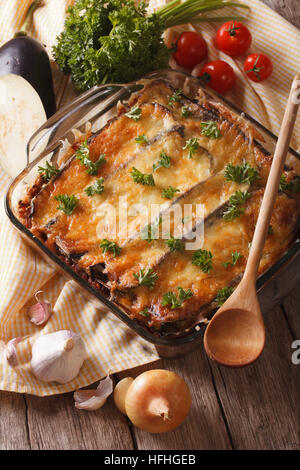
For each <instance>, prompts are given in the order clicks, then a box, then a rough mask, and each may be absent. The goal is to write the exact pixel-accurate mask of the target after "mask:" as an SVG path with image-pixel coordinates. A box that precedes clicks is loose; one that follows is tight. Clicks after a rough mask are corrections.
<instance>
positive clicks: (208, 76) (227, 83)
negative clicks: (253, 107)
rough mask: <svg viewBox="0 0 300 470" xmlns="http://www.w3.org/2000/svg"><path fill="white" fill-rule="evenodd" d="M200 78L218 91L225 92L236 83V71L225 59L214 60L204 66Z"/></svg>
mask: <svg viewBox="0 0 300 470" xmlns="http://www.w3.org/2000/svg"><path fill="white" fill-rule="evenodd" d="M198 76H199V78H200V79H201V80H203V82H204V83H206V84H207V85H208V86H209V87H210V88H212V89H213V90H215V91H216V92H217V93H221V94H222V93H225V92H226V91H228V90H230V89H231V88H232V87H233V85H234V83H235V73H234V70H233V68H232V67H231V65H229V64H227V62H224V60H214V61H213V62H208V63H207V64H205V65H204V67H202V69H201V70H200V73H199V75H198Z"/></svg>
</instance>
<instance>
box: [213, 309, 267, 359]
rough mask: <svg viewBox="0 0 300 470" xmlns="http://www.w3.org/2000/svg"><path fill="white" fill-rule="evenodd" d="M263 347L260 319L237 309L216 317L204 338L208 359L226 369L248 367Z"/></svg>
mask: <svg viewBox="0 0 300 470" xmlns="http://www.w3.org/2000/svg"><path fill="white" fill-rule="evenodd" d="M264 344H265V334H264V329H262V328H261V321H260V319H259V318H258V317H257V316H255V315H253V313H252V312H249V311H247V310H243V309H238V308H235V309H232V310H226V311H225V312H224V314H223V315H217V317H216V318H215V320H214V328H210V329H209V330H208V331H207V334H206V335H205V338H204V345H205V349H206V352H207V353H208V355H209V356H210V357H211V359H214V360H215V361H217V362H219V363H220V364H222V365H225V366H229V367H241V366H245V365H249V364H252V363H253V362H254V361H255V360H256V359H257V358H258V357H259V356H260V354H261V353H262V350H263V348H264Z"/></svg>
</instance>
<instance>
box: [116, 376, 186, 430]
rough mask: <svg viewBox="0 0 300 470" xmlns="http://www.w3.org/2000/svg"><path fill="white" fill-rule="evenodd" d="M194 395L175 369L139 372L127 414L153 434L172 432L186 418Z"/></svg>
mask: <svg viewBox="0 0 300 470" xmlns="http://www.w3.org/2000/svg"><path fill="white" fill-rule="evenodd" d="M190 406H191V394H190V391H189V388H188V386H187V384H186V383H185V381H184V380H183V379H182V378H181V377H179V376H178V375H177V374H175V373H174V372H171V371H169V370H163V369H154V370H149V371H147V372H144V373H142V374H141V375H139V376H138V377H137V378H136V379H135V380H134V381H133V382H132V384H131V385H130V387H129V388H128V391H127V393H126V397H125V409H126V414H127V416H128V418H129V419H130V421H131V422H132V423H133V424H134V425H135V426H136V427H138V428H140V429H143V430H145V431H148V432H151V433H163V432H168V431H172V430H173V429H175V428H176V427H177V426H179V425H180V424H181V423H182V422H183V421H184V419H185V418H186V416H187V414H188V412H189V409H190Z"/></svg>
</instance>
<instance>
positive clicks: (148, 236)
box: [141, 217, 162, 243]
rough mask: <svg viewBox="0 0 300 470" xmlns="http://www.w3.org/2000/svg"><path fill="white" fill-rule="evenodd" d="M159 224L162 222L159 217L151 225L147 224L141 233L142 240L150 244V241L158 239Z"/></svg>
mask: <svg viewBox="0 0 300 470" xmlns="http://www.w3.org/2000/svg"><path fill="white" fill-rule="evenodd" d="M161 222H162V218H161V217H159V218H158V219H157V220H155V221H154V222H153V223H152V224H148V225H147V226H146V227H145V228H143V230H142V232H141V238H142V240H147V242H148V243H151V242H152V240H156V239H157V238H158V237H157V232H158V227H159V226H160V224H161Z"/></svg>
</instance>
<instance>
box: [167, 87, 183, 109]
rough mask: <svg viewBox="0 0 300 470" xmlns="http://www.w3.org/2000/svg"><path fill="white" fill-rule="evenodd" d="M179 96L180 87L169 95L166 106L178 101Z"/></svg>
mask: <svg viewBox="0 0 300 470" xmlns="http://www.w3.org/2000/svg"><path fill="white" fill-rule="evenodd" d="M181 98H182V90H181V88H179V89H178V90H176V91H175V92H174V93H173V95H172V96H170V98H169V101H168V106H171V107H173V104H174V103H175V102H176V103H179V102H180V101H181Z"/></svg>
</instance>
